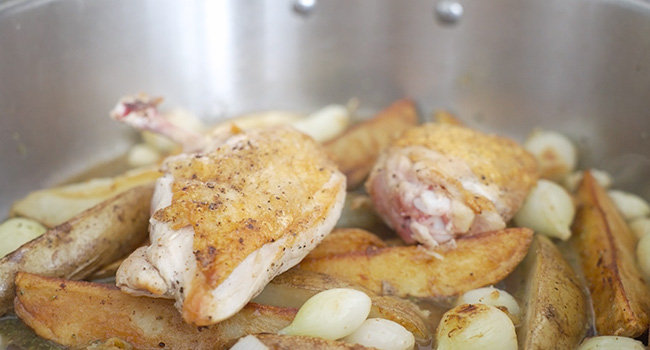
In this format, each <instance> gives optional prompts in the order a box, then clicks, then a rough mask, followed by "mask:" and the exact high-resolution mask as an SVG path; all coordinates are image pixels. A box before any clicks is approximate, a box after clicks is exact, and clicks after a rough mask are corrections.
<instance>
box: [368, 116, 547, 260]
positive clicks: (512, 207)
mask: <svg viewBox="0 0 650 350" xmlns="http://www.w3.org/2000/svg"><path fill="white" fill-rule="evenodd" d="M537 178H538V175H537V163H536V161H535V158H533V156H532V155H530V154H529V153H528V152H526V151H525V150H524V149H523V148H522V147H521V146H519V145H518V144H517V143H515V142H514V141H511V140H509V139H506V138H502V137H498V136H493V135H486V134H483V133H480V132H478V131H475V130H472V129H469V128H466V127H463V126H458V125H450V124H434V123H430V124H423V125H421V126H419V127H415V128H412V129H409V130H407V131H406V132H405V133H404V134H403V135H402V136H401V137H400V138H399V139H398V140H396V141H395V142H394V143H393V144H392V145H391V147H389V148H388V149H387V150H386V151H385V152H384V153H383V154H382V155H381V156H380V158H379V159H378V161H377V163H376V165H375V167H374V168H373V170H372V172H371V174H370V177H369V178H368V180H367V182H366V189H367V190H368V192H369V193H370V196H371V198H372V199H373V202H374V204H375V207H376V209H377V211H378V212H379V214H380V215H381V216H382V218H383V219H384V221H385V222H386V223H387V224H388V225H389V226H391V227H392V228H394V229H395V230H396V231H397V232H398V233H399V235H400V236H401V237H402V239H404V241H406V242H407V243H415V242H419V243H422V244H424V245H425V246H426V247H427V248H431V249H433V248H435V247H437V246H439V245H443V244H444V245H448V246H449V245H451V246H453V244H454V242H455V241H454V239H455V238H457V237H459V236H462V235H471V234H475V233H479V232H485V231H491V230H498V229H502V228H504V227H505V225H506V222H507V221H508V220H509V219H510V218H511V217H512V216H513V215H514V213H515V212H516V211H517V210H518V209H519V207H520V206H521V204H522V202H523V200H524V199H525V197H526V194H527V192H528V190H529V189H530V188H531V187H532V186H533V185H534V184H535V182H536V181H537Z"/></svg>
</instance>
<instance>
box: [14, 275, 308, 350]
mask: <svg viewBox="0 0 650 350" xmlns="http://www.w3.org/2000/svg"><path fill="white" fill-rule="evenodd" d="M16 287H17V295H16V299H15V309H16V314H17V315H18V317H20V318H21V319H22V320H23V321H24V322H25V324H27V325H28V326H29V327H31V328H32V329H34V331H35V332H36V334H38V335H39V336H41V337H43V338H46V339H49V340H52V341H55V342H57V343H59V344H62V345H64V346H68V347H71V348H75V349H79V348H84V347H86V346H88V345H89V344H90V343H92V342H96V341H104V342H105V341H107V340H108V339H110V338H115V337H117V338H120V339H123V340H124V341H126V342H128V343H129V344H131V345H133V347H134V348H136V349H195V350H202V349H225V348H227V347H228V346H229V345H232V343H233V342H234V341H235V340H236V339H237V338H239V337H241V336H244V335H246V334H250V333H260V332H277V331H278V330H280V329H282V328H284V327H286V326H287V325H289V323H291V320H293V318H294V317H295V314H296V312H297V309H294V308H281V307H273V306H264V305H258V304H253V303H249V304H248V305H247V306H245V307H244V309H243V310H242V311H240V312H239V313H238V314H236V315H235V316H233V317H231V318H230V319H228V320H226V321H224V322H221V323H219V324H216V325H213V326H209V327H196V326H192V325H190V324H188V323H185V322H184V321H183V318H182V316H181V315H180V313H179V312H178V310H176V308H175V307H174V301H173V300H168V299H154V298H147V297H134V296H131V295H128V294H126V293H122V292H121V291H120V290H119V289H118V288H117V287H115V286H114V285H107V284H99V283H90V282H83V281H69V280H63V279H58V278H50V277H43V276H38V275H33V274H29V273H23V272H20V273H18V275H17V276H16Z"/></svg>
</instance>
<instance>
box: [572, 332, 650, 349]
mask: <svg viewBox="0 0 650 350" xmlns="http://www.w3.org/2000/svg"><path fill="white" fill-rule="evenodd" d="M644 349H645V346H643V343H641V342H640V341H638V340H634V339H632V338H627V337H618V336H613V335H606V336H599V337H593V338H587V339H585V341H583V342H582V344H580V347H579V348H578V350H644Z"/></svg>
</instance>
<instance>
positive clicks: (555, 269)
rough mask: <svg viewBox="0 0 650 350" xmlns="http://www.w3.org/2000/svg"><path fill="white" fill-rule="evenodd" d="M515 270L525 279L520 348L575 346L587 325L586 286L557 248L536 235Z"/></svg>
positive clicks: (531, 349) (564, 347)
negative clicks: (584, 288)
mask: <svg viewBox="0 0 650 350" xmlns="http://www.w3.org/2000/svg"><path fill="white" fill-rule="evenodd" d="M515 274H517V275H520V276H522V278H523V279H524V280H525V285H524V286H523V293H522V298H521V299H522V300H524V301H525V302H524V304H523V321H522V322H521V324H520V326H519V327H518V328H517V338H519V348H520V349H527V350H542V349H575V348H577V347H578V345H579V344H580V342H581V341H582V338H583V337H584V336H585V335H586V333H587V329H588V325H589V323H588V319H589V318H588V316H587V308H588V305H587V299H586V295H585V291H584V290H583V286H582V284H581V282H580V280H579V279H578V276H577V275H576V273H575V272H574V271H573V269H572V268H571V266H569V264H568V263H567V262H566V260H564V257H563V256H562V254H561V253H560V251H559V250H558V248H557V247H556V246H555V244H553V242H551V241H550V240H549V239H548V238H547V237H545V236H542V235H535V238H534V239H533V243H532V244H531V246H530V249H529V251H528V255H527V256H526V258H525V259H524V261H523V262H522V264H521V265H520V266H519V267H518V268H517V270H516V271H515Z"/></svg>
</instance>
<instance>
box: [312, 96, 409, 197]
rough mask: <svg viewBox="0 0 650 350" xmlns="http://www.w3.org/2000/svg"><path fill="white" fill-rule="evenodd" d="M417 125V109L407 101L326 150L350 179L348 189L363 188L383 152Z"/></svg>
mask: <svg viewBox="0 0 650 350" xmlns="http://www.w3.org/2000/svg"><path fill="white" fill-rule="evenodd" d="M417 122H418V115H417V111H416V110H415V105H414V104H413V102H412V101H411V100H407V99H403V100H399V101H396V102H395V103H393V104H392V105H390V106H389V107H388V108H386V109H384V110H383V111H381V112H379V113H378V114H377V115H375V116H374V117H373V118H370V119H368V120H365V121H363V122H361V123H359V124H356V125H354V126H352V127H351V128H348V129H347V130H346V131H344V132H343V133H342V134H341V135H339V136H338V137H336V138H334V139H332V140H330V141H328V142H326V143H325V144H324V146H325V149H326V150H327V151H328V152H329V153H330V155H331V156H332V157H333V158H334V161H336V164H337V165H338V166H339V169H340V170H341V171H342V172H343V173H344V174H345V176H346V177H347V179H348V183H347V185H348V189H352V188H355V187H357V186H359V185H360V184H361V183H362V182H363V180H364V179H365V178H366V177H367V176H368V173H370V170H371V169H372V167H373V165H374V164H375V161H376V160H377V157H378V156H379V152H380V151H381V150H382V149H383V148H384V147H386V146H388V145H389V144H390V143H391V142H392V141H393V140H394V139H395V138H396V137H397V136H399V135H400V134H401V133H402V132H403V131H404V130H406V129H408V128H410V127H412V126H415V125H416V124H417Z"/></svg>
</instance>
